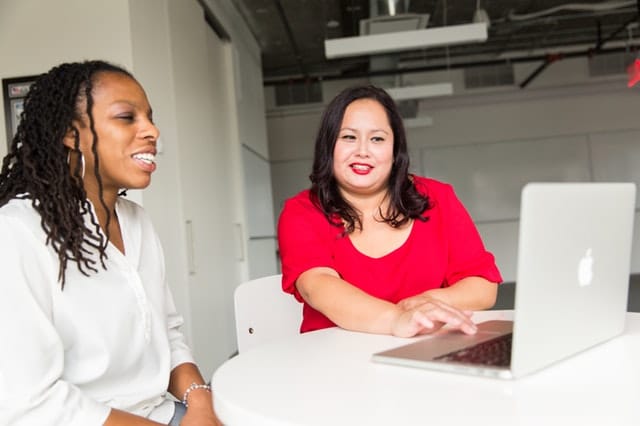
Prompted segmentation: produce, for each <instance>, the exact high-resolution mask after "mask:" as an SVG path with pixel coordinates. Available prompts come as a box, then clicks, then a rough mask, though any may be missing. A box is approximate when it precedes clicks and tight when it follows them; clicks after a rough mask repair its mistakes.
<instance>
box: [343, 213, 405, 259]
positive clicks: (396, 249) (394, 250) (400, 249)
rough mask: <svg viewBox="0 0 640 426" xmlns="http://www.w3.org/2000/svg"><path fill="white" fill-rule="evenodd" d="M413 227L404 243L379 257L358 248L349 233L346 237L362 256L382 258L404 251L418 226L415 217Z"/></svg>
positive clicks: (354, 249)
mask: <svg viewBox="0 0 640 426" xmlns="http://www.w3.org/2000/svg"><path fill="white" fill-rule="evenodd" d="M410 226H411V229H410V230H409V233H408V234H407V238H405V240H404V241H403V242H402V244H400V245H399V246H398V247H396V248H395V249H393V250H391V251H390V252H388V253H385V254H383V255H382V256H379V257H373V256H369V255H368V254H366V253H363V252H361V251H360V250H358V248H357V247H356V246H355V245H354V244H353V241H351V236H350V235H347V236H346V239H347V241H348V244H349V246H350V247H351V248H352V249H353V251H355V252H356V253H358V254H359V255H360V256H362V257H365V258H367V259H370V260H381V259H384V258H387V257H391V256H393V255H395V254H396V253H399V252H400V251H404V249H405V247H406V246H407V245H408V243H409V240H411V237H412V236H413V233H414V232H415V228H416V220H415V219H413V220H412V222H411V225H410Z"/></svg>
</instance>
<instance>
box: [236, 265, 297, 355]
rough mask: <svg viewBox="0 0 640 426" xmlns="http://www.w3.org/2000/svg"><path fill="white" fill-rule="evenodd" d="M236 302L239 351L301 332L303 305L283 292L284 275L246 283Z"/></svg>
mask: <svg viewBox="0 0 640 426" xmlns="http://www.w3.org/2000/svg"><path fill="white" fill-rule="evenodd" d="M233 299H234V305H235V317H236V336H237V337H236V338H237V343H238V352H240V353H242V352H244V351H246V350H247V349H250V348H252V347H254V346H256V345H259V344H261V343H265V342H267V341H270V340H274V339H277V338H279V337H286V336H291V335H295V334H298V333H300V322H301V321H302V304H301V303H300V302H298V301H297V300H296V299H295V297H293V296H292V295H290V294H287V293H285V292H283V291H282V275H271V276H268V277H262V278H257V279H255V280H251V281H247V282H244V283H242V284H240V285H239V286H238V287H237V288H236V290H235V292H234V297H233Z"/></svg>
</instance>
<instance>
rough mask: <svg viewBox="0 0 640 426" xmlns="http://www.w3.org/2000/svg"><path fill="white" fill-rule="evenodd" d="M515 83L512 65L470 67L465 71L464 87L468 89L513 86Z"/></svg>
mask: <svg viewBox="0 0 640 426" xmlns="http://www.w3.org/2000/svg"><path fill="white" fill-rule="evenodd" d="M514 81H515V80H514V77H513V66H512V65H511V64H499V65H486V66H477V67H469V68H465V70H464V85H465V87H466V88H467V89H478V88H482V87H496V86H512V85H513V84H514Z"/></svg>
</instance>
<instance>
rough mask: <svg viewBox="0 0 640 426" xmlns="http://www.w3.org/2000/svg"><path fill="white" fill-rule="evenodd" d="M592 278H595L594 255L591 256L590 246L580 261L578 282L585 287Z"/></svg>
mask: <svg viewBox="0 0 640 426" xmlns="http://www.w3.org/2000/svg"><path fill="white" fill-rule="evenodd" d="M591 280H593V256H591V249H590V248H588V249H587V252H586V253H585V254H584V256H582V258H580V262H579V263H578V283H580V287H585V286H588V285H589V284H591Z"/></svg>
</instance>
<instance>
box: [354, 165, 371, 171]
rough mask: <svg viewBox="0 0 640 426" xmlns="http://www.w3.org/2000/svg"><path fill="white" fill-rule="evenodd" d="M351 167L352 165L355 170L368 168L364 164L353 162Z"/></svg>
mask: <svg viewBox="0 0 640 426" xmlns="http://www.w3.org/2000/svg"><path fill="white" fill-rule="evenodd" d="M351 167H353V168H354V169H356V170H369V169H370V167H369V166H364V165H361V164H354V165H353V166H351Z"/></svg>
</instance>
